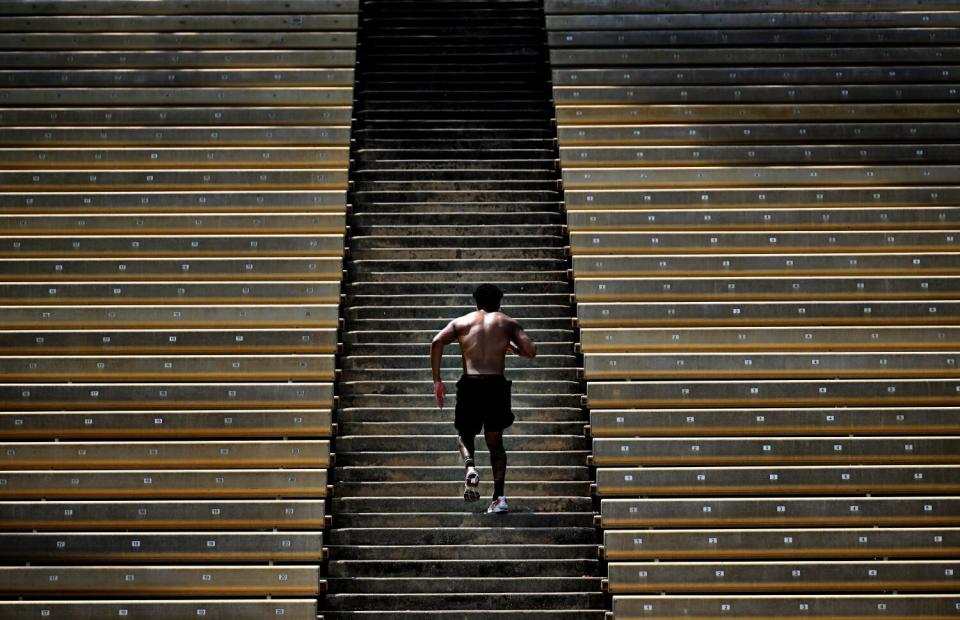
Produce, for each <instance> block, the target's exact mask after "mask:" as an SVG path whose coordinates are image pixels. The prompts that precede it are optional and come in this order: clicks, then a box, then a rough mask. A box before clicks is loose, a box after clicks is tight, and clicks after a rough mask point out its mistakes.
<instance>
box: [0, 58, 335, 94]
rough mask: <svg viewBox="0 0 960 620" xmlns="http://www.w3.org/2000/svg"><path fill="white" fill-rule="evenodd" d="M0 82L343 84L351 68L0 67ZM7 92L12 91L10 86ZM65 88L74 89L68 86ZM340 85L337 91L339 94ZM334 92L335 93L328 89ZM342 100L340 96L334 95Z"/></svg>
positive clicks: (122, 85)
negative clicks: (77, 68)
mask: <svg viewBox="0 0 960 620" xmlns="http://www.w3.org/2000/svg"><path fill="white" fill-rule="evenodd" d="M0 82H2V83H3V84H4V86H5V87H6V88H8V89H15V88H18V87H19V88H28V89H30V90H33V89H38V88H45V87H47V88H49V87H56V88H61V87H62V88H64V89H74V88H105V89H108V90H113V89H115V88H121V89H122V88H127V87H137V88H141V87H143V88H152V87H162V88H177V89H179V88H184V89H190V88H195V87H210V86H217V85H219V86H231V87H239V86H270V87H271V88H274V87H276V88H289V87H291V86H297V87H309V86H322V87H328V86H329V87H332V86H345V87H352V85H353V69H352V68H351V69H333V68H306V67H298V68H297V69H296V70H290V71H288V70H285V69H283V68H280V67H278V68H274V69H254V68H246V67H244V68H234V67H230V68H225V67H224V68H221V69H219V70H217V71H210V70H206V69H186V68H183V69H180V68H178V69H139V70H137V71H130V72H117V71H112V70H109V69H79V70H75V69H9V70H8V69H0ZM9 92H13V91H12V90H10V91H9ZM67 92H74V91H72V90H69V91H67ZM339 93H340V91H339V89H338V90H337V91H336V94H339ZM331 94H332V95H334V94H335V93H331ZM335 100H336V101H338V102H341V103H342V102H343V100H342V99H339V98H337V99H335Z"/></svg>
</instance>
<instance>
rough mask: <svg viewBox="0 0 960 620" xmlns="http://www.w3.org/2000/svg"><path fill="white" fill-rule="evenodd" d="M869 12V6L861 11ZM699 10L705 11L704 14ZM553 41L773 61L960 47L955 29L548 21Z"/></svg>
mask: <svg viewBox="0 0 960 620" xmlns="http://www.w3.org/2000/svg"><path fill="white" fill-rule="evenodd" d="M859 6H863V5H859ZM698 10H699V9H698ZM547 30H548V33H547V36H548V39H547V40H548V41H549V44H550V47H551V49H556V48H594V47H617V48H622V47H674V46H676V47H691V46H696V47H703V48H707V49H710V50H711V51H718V50H719V51H720V52H721V53H722V50H723V49H724V48H729V47H732V46H748V45H749V46H752V45H757V46H771V49H769V50H768V53H769V54H771V55H773V54H776V53H777V52H778V51H780V50H781V49H783V48H784V47H785V46H797V47H803V48H804V49H807V48H808V47H812V46H830V47H837V46H843V45H870V44H884V47H885V48H889V47H892V46H895V45H925V44H929V43H931V42H932V43H934V44H936V45H950V44H954V43H956V42H957V41H960V35H958V34H957V33H956V32H955V31H954V30H953V29H950V28H938V27H935V26H931V25H927V26H918V27H907V28H899V27H879V28H871V27H860V28H843V27H836V28H831V27H822V28H747V29H739V28H738V29H732V30H731V29H721V28H710V27H704V28H691V29H674V28H666V29H663V30H653V29H650V30H640V29H634V30H624V29H617V30H616V31H611V30H608V29H603V28H599V27H594V28H591V29H590V30H583V29H580V28H566V29H565V28H557V27H556V24H552V23H551V22H550V20H548V21H547Z"/></svg>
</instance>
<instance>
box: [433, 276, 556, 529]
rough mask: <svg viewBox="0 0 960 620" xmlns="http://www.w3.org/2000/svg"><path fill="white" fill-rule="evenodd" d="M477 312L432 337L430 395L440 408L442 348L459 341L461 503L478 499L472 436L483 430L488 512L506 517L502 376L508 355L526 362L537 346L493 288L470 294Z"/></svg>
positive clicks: (506, 419) (507, 419) (505, 384)
mask: <svg viewBox="0 0 960 620" xmlns="http://www.w3.org/2000/svg"><path fill="white" fill-rule="evenodd" d="M473 298H474V299H475V300H476V302H477V311H476V312H471V313H470V314H465V315H464V316H462V317H460V318H457V319H454V320H453V321H450V324H449V325H447V326H446V327H444V328H443V329H442V330H440V332H439V333H438V334H437V335H436V336H434V338H433V342H432V343H431V348H430V363H431V365H432V367H433V393H434V395H435V396H436V397H437V406H439V407H440V408H441V409H443V402H444V398H445V396H446V394H447V390H446V388H445V387H444V385H443V380H442V379H441V378H440V360H441V358H442V356H443V347H444V346H446V345H448V344H450V343H452V342H453V341H454V340H457V341H459V342H460V352H461V355H462V356H463V376H461V377H460V380H459V381H457V409H456V414H455V421H454V426H455V427H456V429H457V432H458V435H459V437H458V442H459V446H460V455H461V456H462V457H463V465H464V467H466V470H467V473H466V481H465V483H464V491H463V499H465V500H466V501H468V502H475V501H477V500H478V499H480V474H479V473H478V472H477V467H476V464H475V463H474V461H473V455H474V445H473V441H474V437H475V436H476V434H477V433H478V432H480V429H481V428H482V429H483V436H484V439H486V441H487V448H489V450H490V463H491V465H492V466H493V501H492V502H491V503H490V507H489V508H487V512H507V511H508V510H509V507H508V506H507V498H506V497H505V495H504V490H503V484H504V479H505V478H506V475H507V453H506V451H505V450H504V449H503V430H504V429H505V428H507V427H508V426H510V425H511V424H513V412H512V411H511V410H510V384H511V382H510V381H507V379H506V377H504V376H503V369H504V366H505V360H504V358H505V356H506V354H507V351H510V352H512V353H516V354H518V355H521V356H523V357H526V358H533V357H535V356H536V354H537V345H536V344H534V342H533V340H531V339H530V336H528V335H527V334H526V332H524V331H523V328H522V327H520V324H519V323H518V322H517V321H516V320H515V319H512V318H510V317H509V316H507V315H506V314H504V313H502V312H500V300H501V299H502V298H503V292H502V291H501V290H500V289H499V288H497V287H496V286H493V285H492V284H481V285H480V286H479V287H477V290H476V291H474V293H473Z"/></svg>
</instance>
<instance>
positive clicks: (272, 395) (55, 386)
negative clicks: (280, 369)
mask: <svg viewBox="0 0 960 620" xmlns="http://www.w3.org/2000/svg"><path fill="white" fill-rule="evenodd" d="M332 405H333V384H331V383H255V382H247V383H71V384H59V383H19V384H0V409H2V410H5V411H49V410H51V409H65V410H85V411H86V410H103V409H114V410H128V409H135V408H138V407H145V406H148V407H149V408H151V409H158V410H160V409H174V410H180V409H185V408H199V409H203V408H206V409H251V408H262V409H290V408H303V409H330V408H331V406H332Z"/></svg>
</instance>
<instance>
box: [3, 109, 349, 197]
mask: <svg viewBox="0 0 960 620" xmlns="http://www.w3.org/2000/svg"><path fill="white" fill-rule="evenodd" d="M0 96H2V93H0ZM0 184H3V186H4V187H6V188H7V189H8V190H13V191H15V190H28V191H29V190H34V191H35V190H36V189H37V188H43V190H44V191H47V192H52V191H68V190H74V191H76V190H79V191H101V190H132V191H146V190H152V191H158V190H168V189H169V190H177V189H180V190H184V189H201V190H202V189H211V188H213V189H234V190H257V189H271V190H278V189H301V190H303V189H309V188H310V187H316V188H317V189H343V188H345V187H346V186H347V172H346V170H332V169H331V170H327V169H319V170H308V169H263V170H242V169H241V170H228V169H215V170H202V169H200V170H186V169H180V170H149V171H146V170H85V171H79V170H30V171H21V170H0ZM141 208H142V205H141Z"/></svg>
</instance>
